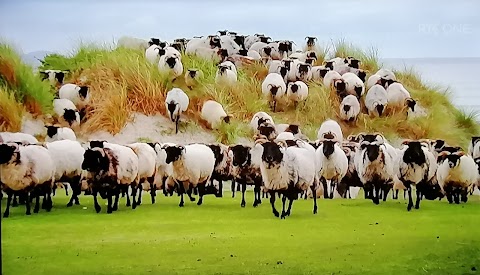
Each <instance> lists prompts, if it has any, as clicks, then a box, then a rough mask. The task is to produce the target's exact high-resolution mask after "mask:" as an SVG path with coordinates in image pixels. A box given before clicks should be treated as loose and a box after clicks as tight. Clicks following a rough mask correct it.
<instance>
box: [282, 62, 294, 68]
mask: <svg viewBox="0 0 480 275" xmlns="http://www.w3.org/2000/svg"><path fill="white" fill-rule="evenodd" d="M282 62H283V66H285V68H287V69H288V70H290V68H291V67H290V66H291V65H292V62H293V60H283V61H282Z"/></svg>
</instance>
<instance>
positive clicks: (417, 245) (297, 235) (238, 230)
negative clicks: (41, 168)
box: [1, 191, 480, 275]
mask: <svg viewBox="0 0 480 275" xmlns="http://www.w3.org/2000/svg"><path fill="white" fill-rule="evenodd" d="M59 193H60V194H59ZM59 193H57V196H55V197H54V199H53V201H54V208H53V209H52V212H51V213H46V212H45V211H44V210H40V213H39V214H32V216H25V214H24V212H25V207H24V206H19V207H17V208H13V209H12V211H11V215H10V217H9V218H7V219H2V220H1V222H2V257H3V259H2V264H3V274H50V275H53V274H476V273H479V272H480V239H479V236H480V234H479V233H480V210H479V209H480V198H479V197H478V196H471V197H470V198H469V202H468V203H467V204H462V205H449V204H448V203H447V202H446V200H442V201H441V202H439V201H422V205H421V209H420V210H412V212H407V211H406V201H404V200H403V199H400V200H398V201H394V200H391V199H389V201H387V202H386V203H381V204H380V205H378V206H376V205H373V204H372V202H371V201H368V200H364V199H356V200H319V213H318V214H317V215H313V214H312V201H311V200H299V201H297V202H295V203H294V205H293V212H292V215H291V216H290V217H287V219H286V220H280V219H279V218H275V217H274V216H273V215H272V213H271V210H270V205H269V202H268V200H266V199H264V200H263V204H262V205H261V206H259V207H258V208H256V209H255V208H253V207H252V206H251V203H252V198H253V194H252V193H248V194H247V207H245V208H241V207H240V199H241V196H238V194H237V196H236V197H235V199H232V198H230V193H226V194H225V195H224V198H215V197H213V196H207V197H205V200H204V204H203V205H202V206H197V205H196V204H195V203H191V202H186V206H185V207H184V208H183V209H181V208H179V207H178V201H179V200H178V197H176V196H174V197H168V198H165V197H163V195H161V194H159V195H158V196H157V203H156V204H155V205H151V204H150V198H149V197H148V196H147V195H146V196H144V199H143V204H142V205H141V206H140V207H139V208H137V209H135V210H132V209H130V208H127V207H125V199H121V200H120V205H121V206H120V209H119V210H118V211H117V212H115V213H114V214H111V215H108V214H106V206H104V204H103V202H104V201H102V207H103V208H102V212H101V213H100V214H96V213H95V211H94V209H93V198H92V197H91V196H88V197H85V196H82V197H81V198H80V200H81V201H80V202H81V204H82V206H74V207H73V208H67V207H66V206H65V205H66V203H67V198H66V197H65V195H64V194H63V192H62V191H59ZM400 197H402V195H400ZM83 206H86V207H87V209H83ZM4 207H5V199H4V200H3V201H2V210H3V209H4ZM279 207H280V201H279V200H277V208H279ZM475 270H478V271H475Z"/></svg>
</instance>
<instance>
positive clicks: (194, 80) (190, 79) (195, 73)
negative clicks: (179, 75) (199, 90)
mask: <svg viewBox="0 0 480 275" xmlns="http://www.w3.org/2000/svg"><path fill="white" fill-rule="evenodd" d="M202 79H203V72H202V71H201V70H198V69H188V70H187V71H186V72H185V84H186V85H187V87H188V88H189V89H190V90H192V89H193V87H195V86H197V85H198V83H199V81H200V80H202Z"/></svg>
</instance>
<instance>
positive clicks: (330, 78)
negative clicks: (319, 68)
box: [323, 71, 342, 88]
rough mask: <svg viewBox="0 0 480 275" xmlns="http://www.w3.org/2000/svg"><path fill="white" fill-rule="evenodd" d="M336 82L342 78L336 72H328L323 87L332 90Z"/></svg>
mask: <svg viewBox="0 0 480 275" xmlns="http://www.w3.org/2000/svg"><path fill="white" fill-rule="evenodd" d="M335 80H342V76H341V75H340V74H339V73H338V72H336V71H327V72H326V74H325V76H324V77H323V86H325V87H327V88H332V85H333V84H334V81H335Z"/></svg>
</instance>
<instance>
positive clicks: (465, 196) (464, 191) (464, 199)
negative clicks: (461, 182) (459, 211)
mask: <svg viewBox="0 0 480 275" xmlns="http://www.w3.org/2000/svg"><path fill="white" fill-rule="evenodd" d="M473 190H475V189H473ZM461 191H462V192H461V196H462V202H465V203H466V202H467V201H468V189H467V188H463V189H462V190H461ZM472 193H473V192H472Z"/></svg>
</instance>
